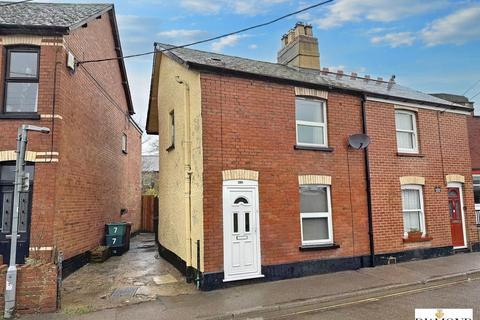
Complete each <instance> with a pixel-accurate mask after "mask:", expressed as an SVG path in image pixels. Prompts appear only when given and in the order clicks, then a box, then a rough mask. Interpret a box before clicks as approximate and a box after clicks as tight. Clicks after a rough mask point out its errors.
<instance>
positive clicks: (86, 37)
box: [55, 13, 141, 259]
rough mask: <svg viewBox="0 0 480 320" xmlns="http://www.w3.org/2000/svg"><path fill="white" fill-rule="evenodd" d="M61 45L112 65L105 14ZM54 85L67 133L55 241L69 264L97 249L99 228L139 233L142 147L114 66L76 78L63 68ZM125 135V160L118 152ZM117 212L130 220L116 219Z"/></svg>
mask: <svg viewBox="0 0 480 320" xmlns="http://www.w3.org/2000/svg"><path fill="white" fill-rule="evenodd" d="M65 44H66V47H67V48H68V50H70V51H71V52H72V53H73V54H74V55H75V56H76V57H77V58H79V59H82V60H89V59H95V58H99V57H115V56H116V52H115V45H114V42H113V34H112V28H111V25H110V18H109V15H108V13H107V14H104V15H103V16H102V18H101V19H96V20H93V21H92V22H90V23H88V27H87V28H79V29H76V30H75V31H73V32H72V33H71V34H70V35H69V36H66V37H65ZM65 59H66V58H65ZM63 61H65V60H63ZM84 68H85V69H86V70H88V72H89V73H90V74H91V75H92V76H93V77H94V78H95V79H96V80H97V81H98V82H99V83H100V85H98V84H97V83H95V81H94V80H93V79H92V78H91V76H89V74H88V73H87V71H86V70H85V69H84ZM60 81H61V88H62V91H61V93H60V97H59V99H60V100H61V104H62V106H63V108H62V116H63V118H64V120H63V125H64V127H65V130H63V132H62V135H61V141H60V149H61V153H60V164H61V165H59V168H58V175H59V176H60V177H62V178H61V179H57V185H56V211H57V215H56V219H55V225H56V230H57V232H56V234H55V240H56V243H58V245H59V246H60V248H61V249H62V250H63V251H64V253H65V258H66V259H68V258H69V257H72V256H75V255H77V254H80V253H82V252H85V251H87V250H90V249H92V248H94V247H95V246H97V245H99V244H102V243H103V241H104V225H105V223H108V222H112V221H120V220H124V221H131V222H132V223H133V226H132V231H136V230H138V228H139V227H140V214H141V210H140V206H141V181H140V174H141V163H140V161H141V159H140V157H141V152H140V148H141V141H140V133H139V132H138V130H137V129H136V128H135V127H134V125H133V124H132V123H131V121H130V120H129V115H128V109H127V100H126V97H125V92H124V90H123V87H122V85H121V84H122V78H121V75H120V67H119V65H118V62H117V61H110V62H104V63H96V64H87V65H84V67H82V66H80V67H78V68H77V69H76V71H75V73H74V74H71V73H70V72H68V71H67V70H66V69H65V68H62V74H61V80H60ZM101 87H103V88H104V89H105V91H106V92H107V93H105V92H103V91H102V89H101ZM124 133H125V134H127V137H128V153H127V154H124V153H123V152H122V149H121V143H122V135H123V134H124ZM123 208H125V209H127V210H128V213H127V214H126V215H124V216H120V211H121V209H123Z"/></svg>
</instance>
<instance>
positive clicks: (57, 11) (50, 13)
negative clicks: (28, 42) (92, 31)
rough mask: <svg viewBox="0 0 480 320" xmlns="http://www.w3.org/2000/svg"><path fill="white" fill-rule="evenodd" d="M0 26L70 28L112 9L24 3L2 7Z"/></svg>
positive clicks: (0, 10) (91, 6)
mask: <svg viewBox="0 0 480 320" xmlns="http://www.w3.org/2000/svg"><path fill="white" fill-rule="evenodd" d="M7 3H8V2H5V1H0V25H4V26H37V27H64V28H70V27H73V26H75V25H78V24H81V23H83V22H84V21H85V20H87V19H89V18H90V17H92V16H94V15H97V14H99V13H101V12H103V11H105V10H108V9H110V8H111V7H112V5H111V4H105V3H104V4H98V3H96V4H79V3H39V2H26V3H20V4H12V5H7V6H3V5H4V4H7Z"/></svg>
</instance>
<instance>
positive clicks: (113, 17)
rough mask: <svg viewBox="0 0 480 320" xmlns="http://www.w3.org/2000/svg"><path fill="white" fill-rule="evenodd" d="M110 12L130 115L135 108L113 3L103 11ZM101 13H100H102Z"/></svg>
mask: <svg viewBox="0 0 480 320" xmlns="http://www.w3.org/2000/svg"><path fill="white" fill-rule="evenodd" d="M105 12H109V13H110V23H111V25H112V31H113V38H114V41H115V48H116V52H117V57H118V58H120V59H118V63H119V65H120V73H121V76H122V85H123V90H124V91H125V96H126V99H127V104H128V113H129V114H130V115H134V114H135V110H134V109H133V102H132V94H131V92H130V85H129V84H128V77H127V69H126V68H125V61H124V60H123V58H122V57H123V51H122V44H121V42H120V34H119V32H118V24H117V19H116V15H115V7H114V6H113V5H109V9H108V10H106V11H104V12H103V13H105ZM103 13H102V14H103Z"/></svg>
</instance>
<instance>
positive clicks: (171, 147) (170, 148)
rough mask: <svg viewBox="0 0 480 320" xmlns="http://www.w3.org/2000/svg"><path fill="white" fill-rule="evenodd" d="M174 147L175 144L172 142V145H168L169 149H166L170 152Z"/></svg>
mask: <svg viewBox="0 0 480 320" xmlns="http://www.w3.org/2000/svg"><path fill="white" fill-rule="evenodd" d="M173 149H175V145H174V144H172V145H171V146H170V147H168V148H167V149H165V150H166V151H167V152H170V151H172V150H173Z"/></svg>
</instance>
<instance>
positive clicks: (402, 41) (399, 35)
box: [370, 32, 415, 48]
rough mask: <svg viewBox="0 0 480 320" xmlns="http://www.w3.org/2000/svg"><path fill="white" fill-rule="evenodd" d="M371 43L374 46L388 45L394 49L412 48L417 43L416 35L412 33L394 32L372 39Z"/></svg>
mask: <svg viewBox="0 0 480 320" xmlns="http://www.w3.org/2000/svg"><path fill="white" fill-rule="evenodd" d="M370 41H371V42H372V43H374V44H381V43H386V44H388V45H389V46H390V47H392V48H398V47H401V46H411V45H412V44H413V43H414V42H415V35H414V34H413V33H412V32H392V33H387V34H385V35H382V36H375V37H372V38H371V39H370Z"/></svg>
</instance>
